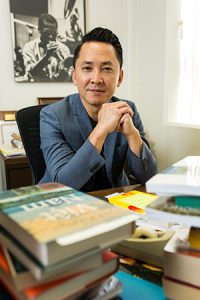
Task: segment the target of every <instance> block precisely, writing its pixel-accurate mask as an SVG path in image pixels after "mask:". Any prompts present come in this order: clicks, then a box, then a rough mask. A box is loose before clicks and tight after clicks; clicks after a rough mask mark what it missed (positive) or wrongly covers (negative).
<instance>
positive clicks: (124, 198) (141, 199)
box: [107, 190, 158, 214]
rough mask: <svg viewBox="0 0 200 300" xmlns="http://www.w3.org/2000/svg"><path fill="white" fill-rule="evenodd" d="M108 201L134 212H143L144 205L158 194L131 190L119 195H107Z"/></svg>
mask: <svg viewBox="0 0 200 300" xmlns="http://www.w3.org/2000/svg"><path fill="white" fill-rule="evenodd" d="M107 198H108V201H109V202H110V203H112V204H114V205H117V206H120V207H123V208H127V209H129V210H131V211H133V212H135V213H138V214H144V213H145V207H146V206H147V205H148V204H149V203H151V202H152V201H153V200H155V199H157V198H158V196H156V195H153V194H149V193H145V192H140V191H137V190H133V191H130V192H126V193H120V194H119V195H113V196H112V195H111V196H108V197H107Z"/></svg>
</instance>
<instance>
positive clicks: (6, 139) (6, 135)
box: [0, 121, 19, 145]
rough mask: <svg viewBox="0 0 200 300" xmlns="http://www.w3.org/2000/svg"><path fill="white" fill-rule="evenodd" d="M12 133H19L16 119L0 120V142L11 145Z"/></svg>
mask: <svg viewBox="0 0 200 300" xmlns="http://www.w3.org/2000/svg"><path fill="white" fill-rule="evenodd" d="M13 134H16V135H19V129H18V126H17V124H16V121H9V122H8V121H0V144H9V145H11V140H12V139H13V137H12V135H13Z"/></svg>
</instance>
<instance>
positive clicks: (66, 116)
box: [40, 94, 157, 191]
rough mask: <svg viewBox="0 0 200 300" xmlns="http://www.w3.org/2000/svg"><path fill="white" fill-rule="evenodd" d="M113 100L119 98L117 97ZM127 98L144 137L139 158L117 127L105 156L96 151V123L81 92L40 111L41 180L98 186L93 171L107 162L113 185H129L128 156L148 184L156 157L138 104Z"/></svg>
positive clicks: (106, 145)
mask: <svg viewBox="0 0 200 300" xmlns="http://www.w3.org/2000/svg"><path fill="white" fill-rule="evenodd" d="M111 100H112V101H119V99H118V98H116V97H113V98H112V99H111ZM124 101H125V100H124ZM127 102H128V104H129V105H130V106H131V108H132V109H133V111H134V116H133V122H134V125H135V126H136V127H137V129H138V130H139V132H140V135H141V137H142V139H143V141H144V142H143V146H142V151H141V156H140V158H138V157H137V156H135V155H134V154H133V153H132V151H131V150H130V149H129V147H128V143H127V140H126V138H125V136H124V135H123V134H122V133H119V132H117V131H114V132H112V133H110V134H109V135H108V136H107V138H106V140H105V143H104V156H102V155H100V154H99V153H98V152H97V150H96V148H95V147H94V146H93V145H92V144H91V143H90V141H89V140H88V136H89V135H90V133H91V131H92V130H93V127H92V124H91V121H90V118H89V116H88V114H87V112H86V110H85V108H84V106H83V104H82V102H81V100H80V97H79V94H72V95H69V96H67V97H65V98H64V99H63V100H61V101H58V102H56V103H54V104H51V105H48V106H46V107H44V108H43V109H42V110H41V114H40V135H41V149H42V151H43V154H44V158H45V162H46V166H47V168H46V172H45V174H44V177H43V178H42V179H41V181H40V182H41V183H43V182H50V181H51V182H52V181H54V182H59V183H63V184H65V185H68V186H70V187H73V188H75V189H77V190H85V191H87V190H88V191H89V190H95V181H94V174H95V172H96V171H97V170H98V169H100V168H101V167H102V166H103V165H105V167H106V172H107V176H108V181H109V184H110V187H118V186H123V185H129V184H130V182H129V180H128V177H127V175H126V173H125V172H124V163H125V160H126V159H127V162H128V165H129V168H130V170H131V173H132V175H133V176H134V177H135V179H136V181H137V182H138V183H141V184H145V182H146V181H147V180H148V179H149V178H150V177H152V176H153V175H154V174H155V173H156V171H157V170H156V161H155V159H154V157H153V155H152V153H151V151H150V149H149V146H148V142H147V141H146V140H145V133H144V128H143V124H142V121H141V119H140V116H139V113H138V112H137V109H136V106H135V104H134V103H133V102H131V101H127Z"/></svg>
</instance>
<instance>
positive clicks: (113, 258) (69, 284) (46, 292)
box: [1, 250, 119, 300]
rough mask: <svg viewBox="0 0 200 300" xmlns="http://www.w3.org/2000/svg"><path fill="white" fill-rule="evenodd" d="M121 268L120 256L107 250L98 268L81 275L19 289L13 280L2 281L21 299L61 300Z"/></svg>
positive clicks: (91, 285)
mask: <svg viewBox="0 0 200 300" xmlns="http://www.w3.org/2000/svg"><path fill="white" fill-rule="evenodd" d="M118 268H119V259H118V256H117V255H116V254H115V253H113V252H111V251H109V250H107V251H104V252H103V264H102V265H101V266H99V267H98V268H94V269H92V270H90V271H86V272H83V273H81V274H79V275H74V276H66V277H63V278H60V279H57V280H55V281H53V282H48V283H45V284H43V285H39V286H35V287H29V288H26V289H24V290H21V291H18V290H17V289H16V288H15V287H14V285H13V284H12V282H11V281H6V280H5V278H4V277H2V278H1V281H2V283H3V284H4V285H5V286H6V287H7V288H8V290H9V291H10V292H11V294H12V295H14V297H16V298H17V299H19V300H55V299H56V300H61V299H70V297H73V295H74V294H76V293H78V292H83V293H84V291H85V290H87V289H89V288H92V287H93V285H94V284H96V283H98V282H99V283H103V280H107V279H108V278H109V277H110V276H111V275H113V274H114V273H116V271H117V270H118Z"/></svg>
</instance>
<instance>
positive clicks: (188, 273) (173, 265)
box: [164, 226, 200, 288]
mask: <svg viewBox="0 0 200 300" xmlns="http://www.w3.org/2000/svg"><path fill="white" fill-rule="evenodd" d="M189 231H190V227H186V226H182V227H180V228H179V229H177V230H176V232H175V233H174V235H173V236H172V238H171V239H170V240H169V241H168V243H167V244H166V246H165V248H164V275H165V276H166V277H170V278H173V279H175V280H180V281H182V282H185V283H187V284H191V285H194V286H197V287H199V288H200V259H199V257H193V256H190V255H184V254H181V253H179V252H178V251H177V247H178V246H179V245H181V244H182V243H185V242H186V241H187V240H188V235H189Z"/></svg>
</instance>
